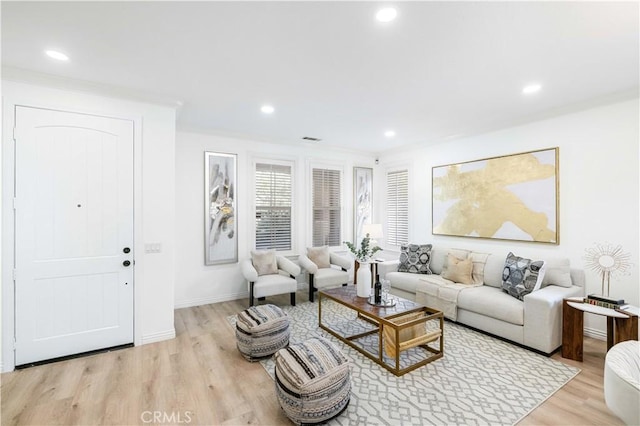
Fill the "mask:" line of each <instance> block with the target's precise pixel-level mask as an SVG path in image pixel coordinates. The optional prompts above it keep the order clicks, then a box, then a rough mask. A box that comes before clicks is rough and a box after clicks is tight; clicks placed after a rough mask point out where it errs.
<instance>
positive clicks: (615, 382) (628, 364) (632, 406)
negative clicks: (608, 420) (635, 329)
mask: <svg viewBox="0 0 640 426" xmlns="http://www.w3.org/2000/svg"><path fill="white" fill-rule="evenodd" d="M604 400H605V402H606V403H607V407H609V409H610V410H611V411H613V413H614V414H615V415H616V416H618V417H620V419H622V421H623V422H625V424H628V425H638V424H640V405H639V402H640V342H638V341H637V340H628V341H626V342H620V343H618V344H616V345H615V346H613V347H612V348H611V349H610V350H609V352H607V356H606V358H605V361H604Z"/></svg>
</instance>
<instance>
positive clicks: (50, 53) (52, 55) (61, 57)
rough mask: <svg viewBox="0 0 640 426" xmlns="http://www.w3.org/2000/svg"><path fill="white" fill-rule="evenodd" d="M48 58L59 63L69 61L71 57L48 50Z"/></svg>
mask: <svg viewBox="0 0 640 426" xmlns="http://www.w3.org/2000/svg"><path fill="white" fill-rule="evenodd" d="M44 53H46V54H47V56H48V57H50V58H53V59H57V60H58V61H68V60H69V57H68V56H67V55H65V54H64V53H62V52H58V51H57V50H47V51H46V52H44Z"/></svg>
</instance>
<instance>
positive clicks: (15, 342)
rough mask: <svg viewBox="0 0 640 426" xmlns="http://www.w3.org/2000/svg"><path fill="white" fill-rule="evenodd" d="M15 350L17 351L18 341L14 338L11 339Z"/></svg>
mask: <svg viewBox="0 0 640 426" xmlns="http://www.w3.org/2000/svg"><path fill="white" fill-rule="evenodd" d="M16 349H18V339H16V338H15V337H14V338H13V350H14V351H15V350H16Z"/></svg>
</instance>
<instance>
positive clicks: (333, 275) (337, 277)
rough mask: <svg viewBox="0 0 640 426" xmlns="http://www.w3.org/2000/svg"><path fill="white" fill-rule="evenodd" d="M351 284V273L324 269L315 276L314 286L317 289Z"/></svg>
mask: <svg viewBox="0 0 640 426" xmlns="http://www.w3.org/2000/svg"><path fill="white" fill-rule="evenodd" d="M348 282H349V273H348V272H345V271H343V270H341V269H336V268H322V269H318V272H316V273H315V274H313V286H314V287H315V288H317V289H321V288H325V287H335V286H339V285H342V284H346V283H348Z"/></svg>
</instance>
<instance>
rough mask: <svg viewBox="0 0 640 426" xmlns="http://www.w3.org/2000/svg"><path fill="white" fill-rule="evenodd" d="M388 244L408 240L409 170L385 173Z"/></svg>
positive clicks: (397, 243) (404, 242)
mask: <svg viewBox="0 0 640 426" xmlns="http://www.w3.org/2000/svg"><path fill="white" fill-rule="evenodd" d="M385 239H386V242H387V244H388V245H391V246H400V245H402V244H406V243H408V242H409V171H408V170H398V171H393V172H389V173H387V235H385Z"/></svg>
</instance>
